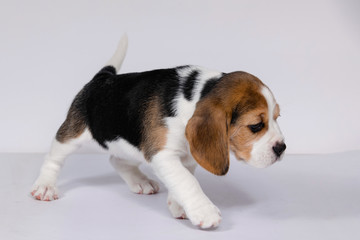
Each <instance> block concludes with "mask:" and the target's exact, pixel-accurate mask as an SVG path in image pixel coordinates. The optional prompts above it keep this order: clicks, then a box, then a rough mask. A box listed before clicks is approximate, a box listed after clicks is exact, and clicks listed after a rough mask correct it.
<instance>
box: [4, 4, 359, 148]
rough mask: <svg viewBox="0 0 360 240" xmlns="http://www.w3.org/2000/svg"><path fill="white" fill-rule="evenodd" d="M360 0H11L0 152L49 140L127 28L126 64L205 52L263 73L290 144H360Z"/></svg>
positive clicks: (146, 64)
mask: <svg viewBox="0 0 360 240" xmlns="http://www.w3.org/2000/svg"><path fill="white" fill-rule="evenodd" d="M359 3H360V2H359V1H356V0H353V1H344V0H339V1H304V0H302V1H266V0H264V1H250V0H249V1H239V0H237V1H207V0H201V1H193V0H192V1H154V0H152V1H147V0H140V1H134V0H128V1H70V0H63V1H42V2H39V1H25V0H24V1H11V0H5V1H4V0H2V1H1V2H0V5H1V6H0V27H1V28H0V29H1V33H0V34H1V40H0V41H1V44H0V53H1V55H0V68H1V78H0V81H1V86H0V112H1V117H0V121H1V124H0V134H1V135H0V136H1V137H0V141H1V142H0V152H44V151H46V150H47V149H48V147H49V145H50V142H51V139H52V137H53V136H54V134H55V132H56V130H57V128H58V127H59V126H60V124H61V123H62V121H63V120H64V117H65V114H66V111H67V109H68V107H69V104H70V102H71V100H72V98H73V97H74V96H75V94H76V93H77V92H78V91H79V90H80V89H81V87H82V86H83V85H84V84H85V83H86V82H88V81H89V80H90V79H91V77H92V76H93V75H94V74H95V73H96V72H97V71H98V70H99V69H100V67H102V66H103V64H104V63H105V62H106V61H107V60H108V58H109V57H110V56H111V55H112V53H113V51H114V49H115V47H116V44H117V42H118V40H119V38H120V37H121V35H122V34H123V33H124V32H127V33H128V36H129V51H128V56H127V58H126V60H125V62H124V65H123V68H122V72H130V71H144V70H150V69H155V68H166V67H173V66H176V65H181V64H197V65H202V66H206V67H208V68H213V69H216V70H221V71H224V72H230V71H235V70H244V71H248V72H250V73H252V74H254V75H256V76H258V77H259V78H260V79H262V80H263V81H264V82H265V83H266V84H267V85H268V86H269V87H270V88H271V89H272V91H273V92H274V94H275V96H276V98H277V100H278V102H279V103H280V105H281V109H282V111H281V118H280V119H279V122H280V126H281V128H282V131H283V133H284V135H285V137H286V140H287V141H286V142H287V145H288V151H287V152H288V153H328V152H338V151H348V150H355V149H360V144H359V143H360V123H359V119H360V111H359V105H360V104H359V102H360V90H359V87H360V83H359V82H360V15H359V12H360V4H359Z"/></svg>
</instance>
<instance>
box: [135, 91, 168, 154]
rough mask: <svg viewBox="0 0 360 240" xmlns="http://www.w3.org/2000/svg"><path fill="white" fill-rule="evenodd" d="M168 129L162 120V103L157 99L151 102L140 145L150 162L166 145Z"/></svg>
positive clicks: (147, 110)
mask: <svg viewBox="0 0 360 240" xmlns="http://www.w3.org/2000/svg"><path fill="white" fill-rule="evenodd" d="M166 134H167V128H166V127H165V124H164V123H163V120H162V118H161V111H160V103H159V100H158V98H157V97H154V98H153V99H152V100H150V101H149V103H148V105H147V107H146V111H145V118H144V121H143V139H142V143H141V145H140V149H141V151H143V153H144V156H145V159H146V160H148V161H150V160H151V158H152V156H154V155H155V154H156V153H157V152H159V151H160V150H161V149H162V148H163V147H164V146H165V144H166Z"/></svg>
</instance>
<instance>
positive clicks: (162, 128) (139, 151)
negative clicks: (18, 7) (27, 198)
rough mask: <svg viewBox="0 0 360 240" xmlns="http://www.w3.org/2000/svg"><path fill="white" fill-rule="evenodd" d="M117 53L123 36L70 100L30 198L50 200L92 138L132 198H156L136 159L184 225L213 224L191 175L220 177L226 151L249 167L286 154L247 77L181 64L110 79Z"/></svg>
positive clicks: (267, 100) (264, 100) (267, 107)
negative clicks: (67, 163)
mask: <svg viewBox="0 0 360 240" xmlns="http://www.w3.org/2000/svg"><path fill="white" fill-rule="evenodd" d="M126 50H127V37H126V36H125V37H123V38H122V39H121V40H120V43H119V46H118V48H117V51H116V52H115V54H114V55H113V57H112V58H111V59H110V60H109V62H108V63H107V64H106V66H105V67H104V68H103V69H101V70H100V72H98V73H97V74H96V75H95V77H94V78H93V79H92V80H91V81H90V82H89V83H88V84H86V85H85V86H84V88H83V89H82V90H81V91H80V92H79V93H78V94H77V96H76V97H75V99H74V101H73V103H72V104H71V107H70V109H69V112H68V115H67V118H66V120H65V121H64V123H63V124H62V125H61V127H60V129H59V130H58V132H57V134H56V137H55V139H54V141H53V143H52V146H51V149H50V151H49V153H48V154H47V155H46V157H45V162H44V164H43V166H42V168H41V172H40V176H39V177H38V179H37V180H36V182H35V184H34V186H33V189H32V192H31V194H32V195H33V196H34V198H36V199H38V200H45V201H51V200H54V199H57V198H58V196H59V195H58V190H57V188H56V180H57V177H58V175H59V172H60V169H61V167H62V166H63V164H64V159H65V157H66V156H68V155H69V154H71V153H72V152H74V151H75V150H76V149H77V148H79V147H80V146H81V145H82V144H83V143H84V142H86V141H89V140H95V141H96V142H97V143H99V144H100V145H101V146H102V147H103V148H104V149H106V150H107V151H108V152H109V153H110V154H111V157H110V162H111V164H112V165H113V166H114V168H115V169H116V171H117V172H118V173H119V175H120V176H121V177H122V178H123V179H124V180H125V182H126V183H127V185H128V186H129V188H130V190H131V191H133V192H135V193H139V194H153V193H156V192H157V191H158V190H159V186H158V184H157V183H156V182H155V181H153V180H151V179H148V178H147V177H146V176H145V175H144V174H143V173H142V172H141V171H140V170H139V165H140V163H141V162H144V161H145V162H147V163H149V165H150V166H151V167H152V169H153V170H154V172H155V174H156V175H157V176H158V178H159V179H160V180H161V181H162V182H163V183H164V184H165V186H166V187H167V189H168V191H169V195H168V205H169V210H170V212H171V214H172V215H173V216H174V217H175V218H188V219H190V221H191V222H192V223H193V224H194V225H197V226H200V227H201V228H210V227H216V226H218V225H219V223H220V220H221V216H220V211H219V209H218V208H217V207H216V206H215V205H214V204H213V203H212V202H211V201H210V200H209V198H208V197H207V196H206V195H205V194H204V192H203V191H202V189H201V187H200V185H199V183H198V181H197V180H196V178H195V177H194V175H193V174H194V171H195V167H196V166H197V164H199V165H201V166H202V167H203V168H205V169H206V170H208V171H210V172H211V173H213V174H216V175H224V174H226V173H227V171H228V168H229V151H230V150H231V151H233V152H234V154H235V156H236V158H237V159H239V160H243V161H245V162H247V163H248V164H250V165H253V166H255V167H267V166H269V165H271V164H272V163H274V162H276V161H277V160H279V159H281V157H282V155H283V154H282V153H283V152H284V150H285V148H286V146H285V144H284V137H283V135H282V133H281V131H280V128H279V126H278V124H277V122H276V119H277V117H278V116H279V114H280V109H279V105H278V104H277V103H276V101H275V98H274V96H273V94H272V93H271V91H270V90H269V88H268V87H267V86H265V85H264V84H263V83H262V82H261V81H260V80H259V79H258V78H256V77H255V76H253V75H251V74H249V73H246V72H232V73H228V74H224V73H222V72H217V71H211V70H208V69H205V68H202V67H198V66H181V67H176V68H170V69H160V70H154V71H148V72H141V73H127V74H120V75H117V71H118V70H119V68H120V66H121V64H122V62H123V59H124V57H125V54H126Z"/></svg>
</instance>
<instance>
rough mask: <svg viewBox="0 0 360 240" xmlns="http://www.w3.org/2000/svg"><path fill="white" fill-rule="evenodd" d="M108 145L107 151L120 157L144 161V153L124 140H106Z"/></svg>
mask: <svg viewBox="0 0 360 240" xmlns="http://www.w3.org/2000/svg"><path fill="white" fill-rule="evenodd" d="M106 145H107V146H108V152H109V153H110V154H112V155H114V156H116V157H118V158H120V159H123V160H129V161H135V162H145V161H146V160H145V158H144V155H143V153H142V152H141V151H139V149H138V148H136V147H134V146H133V145H131V144H130V143H129V142H127V141H126V140H124V139H122V138H119V139H117V140H115V141H111V142H106Z"/></svg>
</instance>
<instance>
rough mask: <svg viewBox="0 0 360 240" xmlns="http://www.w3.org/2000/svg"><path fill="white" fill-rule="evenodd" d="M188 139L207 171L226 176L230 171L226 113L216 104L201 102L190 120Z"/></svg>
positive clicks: (191, 149) (191, 148)
mask: <svg viewBox="0 0 360 240" xmlns="http://www.w3.org/2000/svg"><path fill="white" fill-rule="evenodd" d="M185 135H186V138H187V140H188V142H189V145H190V151H191V154H192V155H193V157H194V159H195V160H196V161H197V162H198V163H199V164H200V165H201V166H202V167H203V168H205V169H206V170H208V171H209V172H211V173H213V174H216V175H225V174H226V173H227V171H228V170H229V137H228V119H227V116H226V112H225V111H224V110H223V109H222V108H221V107H220V106H217V105H215V104H211V103H209V101H207V102H199V103H198V105H197V107H196V110H195V112H194V115H193V116H192V118H191V119H190V120H189V122H188V124H187V126H186V131H185Z"/></svg>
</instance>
